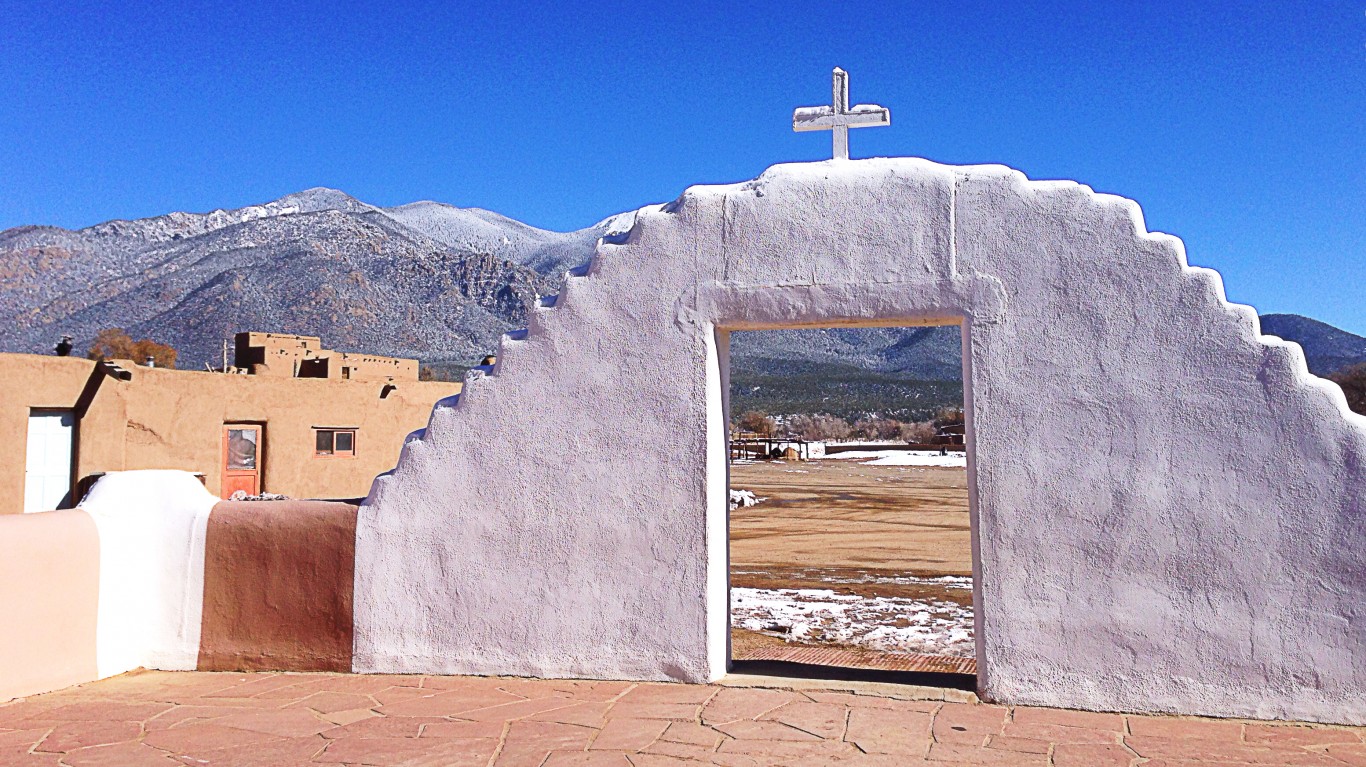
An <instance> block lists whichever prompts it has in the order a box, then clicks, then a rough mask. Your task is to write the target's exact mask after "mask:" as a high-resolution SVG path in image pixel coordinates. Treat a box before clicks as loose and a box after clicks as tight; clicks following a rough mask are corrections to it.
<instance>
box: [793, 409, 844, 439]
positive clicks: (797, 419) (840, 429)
mask: <svg viewBox="0 0 1366 767" xmlns="http://www.w3.org/2000/svg"><path fill="white" fill-rule="evenodd" d="M788 429H789V430H790V431H791V432H792V433H793V434H795V435H797V436H798V437H801V438H802V439H805V440H811V441H813V442H829V441H832V440H841V439H848V438H849V422H848V421H846V420H844V419H843V418H840V417H839V416H833V415H827V414H825V413H818V414H815V415H794V416H792V418H791V419H789V420H788Z"/></svg>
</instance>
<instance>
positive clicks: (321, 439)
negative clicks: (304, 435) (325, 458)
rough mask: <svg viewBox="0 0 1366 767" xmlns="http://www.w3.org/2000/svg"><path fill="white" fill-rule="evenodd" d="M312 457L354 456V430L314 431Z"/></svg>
mask: <svg viewBox="0 0 1366 767" xmlns="http://www.w3.org/2000/svg"><path fill="white" fill-rule="evenodd" d="M313 434H314V447H313V454H314V455H355V454H356V430H355V429H314V430H313Z"/></svg>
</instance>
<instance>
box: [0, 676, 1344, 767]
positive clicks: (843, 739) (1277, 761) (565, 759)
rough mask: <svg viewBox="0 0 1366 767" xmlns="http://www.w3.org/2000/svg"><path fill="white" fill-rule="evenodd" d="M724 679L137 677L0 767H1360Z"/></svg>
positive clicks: (53, 711) (1194, 724)
mask: <svg viewBox="0 0 1366 767" xmlns="http://www.w3.org/2000/svg"><path fill="white" fill-rule="evenodd" d="M727 681H728V684H725V685H680V684H631V683H626V682H593V681H566V680H544V681H541V680H528V679H497V678H482V677H424V676H380V675H377V676H356V675H344V674H322V673H316V674H274V673H254V674H240V673H206V672H179V673H178V672H161V671H138V672H133V673H130V674H124V675H122V676H118V677H114V678H112V679H106V680H103V681H100V682H93V683H90V684H86V685H81V686H78V687H72V688H69V689H66V690H61V691H58V692H53V693H47V694H45V695H37V696H34V697H31V698H27V699H23V700H18V701H13V702H10V703H5V704H0V765H33V766H34V767H38V766H43V767H86V766H87V765H88V766H89V767H100V766H101V765H109V766H111V767H141V766H142V765H147V766H148V767H175V766H176V765H180V766H181V767H185V766H187V765H189V766H196V765H210V766H223V767H232V766H235V765H241V766H242V767H248V766H252V765H310V766H314V765H329V766H330V767H340V766H342V765H346V766H352V765H354V766H357V767H362V766H364V767H383V766H385V765H394V766H398V765H403V766H405V767H466V766H468V767H520V766H524V765H525V766H527V767H557V766H559V765H588V766H590V767H591V766H595V765H613V766H614V767H698V766H699V765H707V764H711V765H723V766H725V767H788V766H791V767H806V766H807V765H815V766H817V767H819V766H821V765H837V766H839V767H900V766H901V765H922V767H923V766H931V767H950V766H951V765H1007V766H1009V767H1016V766H1018V765H1024V766H1028V765H1039V766H1040V767H1140V766H1142V767H1175V766H1177V765H1187V766H1188V767H1221V766H1222V767H1236V766H1237V765H1292V766H1294V765H1305V766H1310V765H1325V766H1339V767H1340V766H1341V765H1355V766H1357V767H1366V728H1360V727H1332V726H1322V725H1306V724H1296V723H1284V724H1281V723H1266V722H1245V721H1237V720H1219V719H1198V718H1190V717H1161V716H1138V715H1122V714H1106V713H1094V712H1086V711H1068V710H1060V709H1044V708H1028V707H1004V706H993V705H986V704H982V703H978V702H976V701H975V700H971V699H961V698H960V699H950V700H946V699H945V698H946V697H950V698H953V697H954V696H946V695H945V694H944V693H943V692H942V691H940V693H939V694H938V695H937V696H936V695H935V691H934V690H932V689H928V690H927V689H925V688H910V687H907V688H897V687H896V686H893V685H876V686H871V687H870V686H866V685H848V684H845V683H840V682H830V683H827V686H825V687H821V686H819V684H818V683H816V682H814V681H812V680H801V683H800V684H795V685H793V686H790V687H786V688H783V686H782V684H781V681H780V680H754V679H751V680H727ZM746 681H748V683H749V684H750V685H751V686H745V682H746Z"/></svg>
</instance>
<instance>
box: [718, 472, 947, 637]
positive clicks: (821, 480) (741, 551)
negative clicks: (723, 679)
mask: <svg viewBox="0 0 1366 767" xmlns="http://www.w3.org/2000/svg"><path fill="white" fill-rule="evenodd" d="M731 487H732V488H733V489H737V490H749V491H751V492H753V493H754V494H755V495H756V496H758V497H759V498H766V499H767V500H765V501H763V502H762V503H760V504H758V505H757V506H751V507H749V508H741V509H735V510H733V511H732V512H731V514H730V541H731V549H730V553H731V585H732V586H738V587H748V588H763V589H791V588H818V589H832V590H835V591H838V592H843V593H856V594H860V595H862V596H869V597H909V598H923V599H945V600H951V601H954V602H958V603H960V604H965V605H970V604H971V603H972V592H971V591H970V590H966V589H962V588H956V589H955V588H945V587H942V586H938V585H935V584H932V583H931V584H927V583H916V582H906V581H907V580H911V581H915V580H918V579H923V578H934V577H937V576H944V575H951V576H971V575H972V545H971V538H970V531H969V523H968V492H967V471H966V470H964V469H961V468H939V467H920V466H867V465H864V464H862V463H860V462H859V460H857V459H846V460H835V459H826V460H817V461H803V462H791V463H789V462H769V461H763V462H757V463H737V464H734V465H732V466H731ZM906 576H911V578H909V579H907V578H906ZM731 641H732V653H733V655H734V657H737V658H742V657H744V656H745V653H746V651H747V650H748V649H751V648H757V647H763V646H768V645H773V644H783V643H784V641H785V640H783V639H782V638H780V637H775V636H770V635H765V634H761V633H756V632H750V631H745V630H743V629H739V628H737V629H734V630H733V631H732V640H731Z"/></svg>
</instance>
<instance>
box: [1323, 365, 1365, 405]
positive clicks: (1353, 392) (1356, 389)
mask: <svg viewBox="0 0 1366 767" xmlns="http://www.w3.org/2000/svg"><path fill="white" fill-rule="evenodd" d="M1328 380H1330V381H1333V382H1335V383H1336V384H1337V385H1338V386H1341V387H1342V393H1343V394H1346V395H1347V407H1350V408H1351V409H1352V410H1354V411H1356V412H1358V413H1361V414H1362V415H1366V362H1363V363H1361V364H1359V365H1353V366H1351V367H1349V368H1346V369H1344V370H1339V371H1338V372H1336V373H1334V374H1332V375H1330V376H1328Z"/></svg>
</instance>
